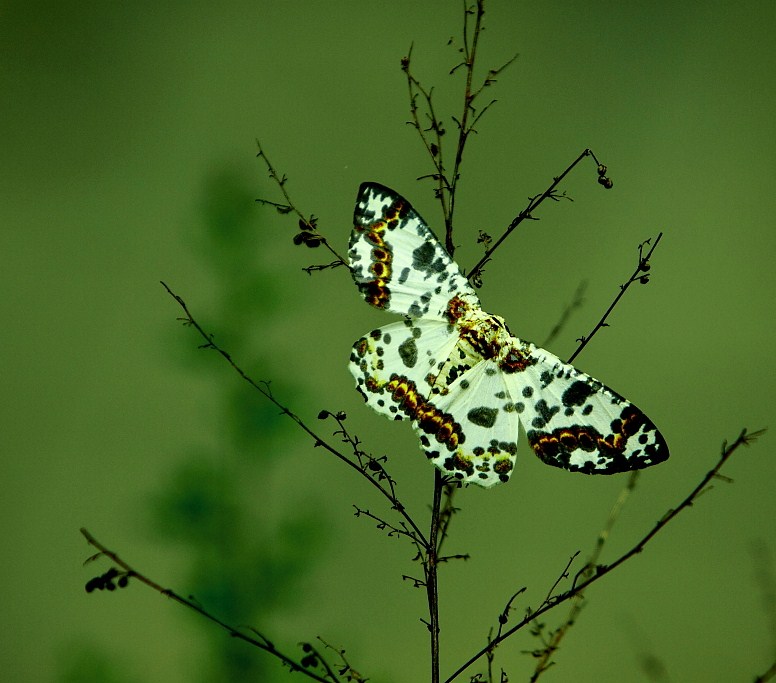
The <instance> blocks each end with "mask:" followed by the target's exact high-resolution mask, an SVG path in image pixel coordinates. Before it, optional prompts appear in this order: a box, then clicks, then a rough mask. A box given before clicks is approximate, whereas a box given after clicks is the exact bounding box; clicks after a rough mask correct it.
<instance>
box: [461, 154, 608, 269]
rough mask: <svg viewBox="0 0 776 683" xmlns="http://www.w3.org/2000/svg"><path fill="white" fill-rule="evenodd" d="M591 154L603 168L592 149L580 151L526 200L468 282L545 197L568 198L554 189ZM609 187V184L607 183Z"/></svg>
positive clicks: (478, 262)
mask: <svg viewBox="0 0 776 683" xmlns="http://www.w3.org/2000/svg"><path fill="white" fill-rule="evenodd" d="M588 156H591V157H593V160H594V161H595V162H596V164H598V168H599V169H601V168H603V169H605V168H606V167H604V166H603V165H602V164H600V163H598V159H596V157H595V154H593V152H592V150H590V149H585V150H583V151H582V153H581V154H580V155H579V156H578V157H577V158H576V159H575V160H574V161H572V162H571V164H569V166H568V167H567V168H566V170H565V171H563V173H561V174H560V175H559V176H557V177H556V178H553V181H552V183H551V184H550V186H549V187H548V188H547V189H546V190H545V191H544V192H542V193H541V194H537V195H535V196H534V197H530V198H529V200H528V204H527V205H526V207H525V208H524V209H523V210H522V211H521V212H520V213H519V214H517V216H515V217H514V218H513V219H512V222H511V223H510V224H509V225H508V226H507V228H506V230H505V231H504V233H503V234H502V235H501V237H499V238H498V239H497V240H496V241H495V242H494V243H493V245H492V246H489V247H488V249H487V251H486V252H485V254H484V256H483V257H482V258H481V259H480V260H479V261H477V263H476V264H475V265H474V267H473V268H472V269H471V270H470V271H469V273H468V275H467V276H466V277H467V278H468V280H469V282H472V283H478V282H479V281H480V277H481V275H480V272H481V271H482V268H483V266H484V265H485V264H486V263H487V262H488V261H490V259H491V258H492V257H493V253H494V252H495V251H496V249H498V248H499V247H500V246H501V244H502V243H503V242H504V240H505V239H506V238H507V237H509V236H510V235H511V234H512V232H513V231H514V230H515V229H516V228H517V226H519V225H520V224H521V223H522V222H523V221H524V220H528V219H530V220H535V218H534V216H533V212H534V211H535V210H536V209H537V208H538V207H539V205H540V204H541V203H542V202H543V201H544V200H545V199H552V200H554V201H560V200H561V199H569V197H566V196H565V194H558V193H557V192H556V191H555V190H556V188H557V187H558V185H560V183H561V182H562V181H563V179H564V178H565V177H566V176H567V175H568V174H569V173H570V172H571V170H572V169H573V168H574V167H575V166H576V165H577V164H578V163H579V162H580V161H582V159H584V158H585V157H588ZM602 177H603V176H601V174H600V172H599V182H600V179H601V178H602ZM609 187H611V185H609Z"/></svg>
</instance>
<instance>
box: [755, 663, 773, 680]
mask: <svg viewBox="0 0 776 683" xmlns="http://www.w3.org/2000/svg"><path fill="white" fill-rule="evenodd" d="M774 677H776V662H774V663H773V664H771V667H770V668H769V669H768V670H767V671H766V672H765V673H762V674H760V675H759V676H757V677H756V678H755V679H754V683H765V682H766V681H770V680H771V679H772V678H774Z"/></svg>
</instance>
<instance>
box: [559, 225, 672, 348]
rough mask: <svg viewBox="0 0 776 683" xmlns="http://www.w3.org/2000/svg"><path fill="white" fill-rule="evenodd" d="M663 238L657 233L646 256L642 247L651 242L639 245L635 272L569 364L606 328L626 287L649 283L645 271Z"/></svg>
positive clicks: (583, 338) (583, 340) (626, 289)
mask: <svg viewBox="0 0 776 683" xmlns="http://www.w3.org/2000/svg"><path fill="white" fill-rule="evenodd" d="M662 237H663V233H662V232H661V233H658V236H657V237H656V238H655V241H654V243H653V244H652V246H651V247H650V248H649V251H648V252H647V254H646V256H645V255H644V247H645V246H646V245H647V244H649V243H650V241H651V240H646V241H644V242H642V243H641V244H640V245H639V262H638V265H637V266H636V270H634V271H633V275H631V276H630V277H629V278H628V280H627V281H626V282H623V283H622V284H621V285H620V291H619V292H617V296H615V297H614V300H613V301H612V303H611V304H610V305H609V308H607V309H606V312H605V313H604V314H603V315H602V316H601V319H600V320H599V321H598V322H597V323H596V325H595V327H594V328H593V330H592V332H590V334H588V335H587V336H586V337H582V339H581V341H580V344H579V346H578V347H577V350H576V351H574V353H572V354H571V357H570V358H569V359H568V362H569V363H572V362H573V361H574V359H575V358H576V357H577V356H578V355H579V354H580V353H581V351H582V349H584V348H585V347H586V346H587V345H588V343H589V342H590V340H591V339H592V338H593V335H594V334H595V333H596V332H598V330H600V329H601V328H602V327H606V326H607V324H606V319H607V318H608V317H609V314H610V313H611V312H612V311H613V310H614V307H615V306H616V305H617V304H618V303H619V301H620V299H622V297H623V296H624V295H625V292H626V291H628V287H630V286H631V285H632V284H633V283H634V282H641V283H642V284H646V283H647V282H648V281H649V276H648V275H646V273H647V271H648V270H649V267H650V266H649V259H650V257H651V256H652V253H653V252H654V251H655V249H657V245H658V244H659V243H660V239H661V238H662Z"/></svg>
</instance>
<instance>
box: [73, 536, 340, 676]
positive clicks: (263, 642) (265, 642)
mask: <svg viewBox="0 0 776 683" xmlns="http://www.w3.org/2000/svg"><path fill="white" fill-rule="evenodd" d="M81 533H82V534H83V536H84V538H86V540H87V542H88V543H89V545H91V546H93V547H94V548H96V549H97V550H98V551H99V553H98V554H97V555H95V556H92V557H91V558H89V559H90V560H94V559H96V558H98V557H100V556H105V557H107V558H108V559H109V560H110V561H111V562H113V563H114V564H115V565H117V566H119V567H121V568H122V569H123V570H124V572H126V576H131V577H132V578H134V579H137V580H138V581H140V582H141V583H144V584H145V585H146V586H148V587H149V588H152V589H153V590H155V591H156V592H157V593H160V594H161V595H164V596H166V597H168V598H170V599H171V600H173V601H175V602H177V603H178V604H179V605H183V606H184V607H188V608H189V609H191V610H194V611H195V612H197V613H199V614H201V615H202V616H203V617H205V618H206V619H208V620H209V621H212V622H213V623H214V624H217V625H218V626H220V627H221V628H222V629H224V630H225V631H226V632H227V633H228V634H229V635H230V636H232V637H234V638H239V639H240V640H242V641H244V642H246V643H248V644H249V645H253V646H254V647H257V648H259V649H260V650H264V652H267V653H269V654H271V655H273V656H274V657H277V658H278V659H279V660H280V661H282V662H283V663H284V664H285V665H286V666H288V667H289V668H290V669H291V671H297V672H299V673H301V674H304V675H305V676H307V677H309V678H312V679H313V680H315V681H321V683H332V681H339V680H340V679H339V678H338V677H336V676H335V675H334V673H333V672H331V671H330V669H328V666H327V667H326V668H327V670H328V671H329V672H330V673H331V676H332V677H326V678H324V677H322V676H319V675H318V674H316V673H315V672H314V671H310V669H308V668H307V667H305V666H303V665H302V663H301V662H297V661H295V660H294V659H292V658H291V657H289V656H288V655H285V654H283V653H282V652H281V651H280V650H278V649H277V648H276V647H275V646H274V645H273V644H272V643H271V642H270V641H269V639H267V638H266V637H265V636H263V635H262V634H261V633H259V632H258V631H257V630H256V629H251V630H252V631H253V632H254V633H255V634H256V636H257V637H258V639H257V638H253V637H252V636H249V635H247V634H246V633H244V632H243V631H240V630H239V629H237V628H235V627H234V626H230V625H229V624H227V623H226V622H224V621H221V620H220V619H219V618H218V617H216V616H214V615H213V614H211V613H210V612H208V611H207V610H206V609H204V608H203V607H202V606H201V605H198V604H197V603H195V602H193V601H192V600H189V599H187V598H184V597H183V596H181V595H178V593H176V592H175V591H173V590H171V589H169V588H163V587H162V586H160V585H159V584H158V583H156V582H155V581H153V580H151V579H150V578H148V577H147V576H145V575H144V574H141V573H140V572H138V571H137V570H135V569H133V568H132V567H131V566H130V565H129V564H127V563H126V562H125V561H124V560H122V559H121V558H120V557H119V556H118V555H117V554H116V553H114V552H113V551H112V550H108V548H106V547H105V546H104V545H103V544H102V543H100V542H99V541H98V540H97V539H96V538H95V537H94V536H92V535H91V533H89V531H87V530H86V529H83V528H82V529H81ZM321 661H323V658H321Z"/></svg>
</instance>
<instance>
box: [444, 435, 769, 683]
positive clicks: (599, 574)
mask: <svg viewBox="0 0 776 683" xmlns="http://www.w3.org/2000/svg"><path fill="white" fill-rule="evenodd" d="M764 432H765V430H764V429H762V430H757V431H754V432H752V433H747V431H746V429H744V430H743V431H742V432H741V434H740V435H739V436H738V438H737V439H736V440H735V441H734V442H733V443H732V444H730V445H728V444H727V442H725V443H723V444H722V452H721V454H720V457H719V460H718V461H717V463H716V464H715V465H714V467H712V468H711V470H709V471H708V472H707V473H706V475H705V476H704V477H703V478H702V479H701V481H700V483H699V484H698V485H697V486H696V487H695V488H694V489H693V490H692V491H691V492H690V493H689V494H688V495H687V496H686V497H685V498H684V500H682V502H681V503H679V505H678V506H677V507H675V508H672V509H670V510H668V512H666V514H664V515H663V517H661V518H660V520H658V522H657V523H656V524H655V526H654V527H653V528H652V530H651V531H649V533H647V534H646V535H645V536H644V537H643V538H642V539H641V540H640V541H638V542H637V543H636V544H635V545H634V546H633V547H632V548H631V549H630V550H628V551H627V552H626V553H624V554H623V555H621V556H620V557H619V558H617V559H616V560H615V561H614V562H612V564H609V565H598V566H596V568H595V573H594V574H593V576H591V577H590V578H586V579H583V580H582V581H581V582H580V583H576V582H575V583H574V585H573V586H572V587H571V588H570V589H569V590H568V591H566V592H565V593H561V594H559V595H557V596H554V598H553V599H551V600H550V601H549V602H547V601H545V602H544V603H543V604H542V606H541V607H540V608H539V609H537V610H535V611H530V612H529V613H528V614H527V615H526V617H525V618H523V619H522V620H521V621H520V622H519V623H518V624H516V625H515V626H513V627H512V628H511V629H509V630H508V631H505V632H504V633H503V634H501V635H500V636H499V637H498V638H494V639H493V641H492V642H491V643H489V644H488V645H487V646H486V647H484V648H482V649H481V650H480V651H479V652H477V653H476V654H474V655H472V656H471V657H470V658H469V659H468V660H466V662H464V664H462V665H461V666H459V667H458V668H457V669H456V670H455V671H454V672H453V673H452V675H451V676H449V677H448V678H446V679H445V682H444V683H450V681H453V680H455V679H456V678H457V677H458V676H459V675H460V674H461V673H463V672H464V671H465V670H466V669H468V668H469V667H470V666H471V665H472V664H474V662H476V661H477V660H478V659H480V658H481V657H483V656H485V655H487V653H488V652H489V651H492V650H493V648H495V647H497V646H498V645H499V644H500V643H501V642H503V641H504V640H506V639H507V638H509V637H510V636H511V635H513V634H515V633H517V631H519V630H520V629H522V628H523V627H525V626H526V625H527V624H530V623H531V622H532V621H533V620H534V619H536V618H537V617H539V616H541V615H542V614H545V613H546V612H549V611H550V610H551V609H554V608H555V607H557V606H558V605H561V604H563V603H564V602H566V601H568V600H570V599H571V598H573V597H575V596H576V595H579V594H580V593H582V592H583V591H584V590H585V589H587V588H588V587H589V586H591V585H592V584H594V583H596V582H597V581H599V580H600V579H602V578H603V577H604V576H606V575H607V574H609V573H610V572H612V571H614V570H615V569H616V568H617V567H619V566H620V565H621V564H623V562H626V561H628V560H629V559H630V558H631V557H633V556H634V555H638V554H639V553H640V552H641V551H642V550H644V548H645V546H646V545H647V544H648V543H649V542H650V541H651V540H652V539H653V538H654V537H655V536H656V535H657V534H658V533H659V532H660V531H661V530H662V529H664V528H665V526H666V525H667V524H668V523H669V522H670V521H671V520H672V519H674V518H675V517H676V516H677V515H678V514H679V513H680V512H681V511H682V510H685V509H687V508H689V507H691V506H692V504H693V503H694V502H695V500H696V499H697V498H698V496H700V495H701V493H703V491H704V490H705V489H706V487H707V486H708V484H709V482H711V480H712V479H714V478H715V477H716V476H717V474H718V473H719V470H720V469H721V468H722V466H723V465H724V464H725V463H726V462H727V461H728V460H729V459H730V457H731V456H732V455H733V453H735V452H736V451H737V450H738V449H739V448H740V447H741V446H748V445H750V444H751V443H752V442H753V441H755V440H756V439H757V438H758V437H760V436H761V435H762V434H763V433H764ZM575 581H576V580H575Z"/></svg>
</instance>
